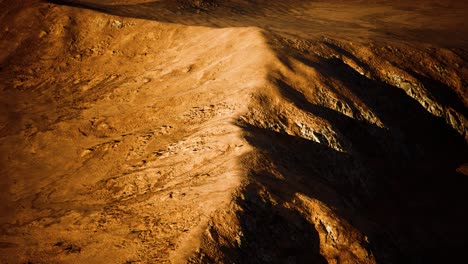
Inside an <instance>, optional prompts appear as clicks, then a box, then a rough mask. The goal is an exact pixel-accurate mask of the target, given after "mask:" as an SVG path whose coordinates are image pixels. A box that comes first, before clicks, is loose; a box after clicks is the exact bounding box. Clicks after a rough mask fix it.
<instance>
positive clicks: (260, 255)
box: [223, 175, 327, 264]
mask: <svg viewBox="0 0 468 264" xmlns="http://www.w3.org/2000/svg"><path fill="white" fill-rule="evenodd" d="M262 176H263V175H262ZM262 176H260V175H258V177H257V176H253V177H252V179H260V178H261V177H262ZM262 187H264V185H262V184H261V183H259V182H256V180H253V181H251V183H250V184H249V185H247V186H246V187H244V188H243V196H242V197H237V201H236V202H237V204H238V205H239V206H240V207H241V208H242V209H241V211H240V212H239V214H238V218H239V222H240V227H241V230H242V236H241V238H240V241H238V245H239V247H238V248H224V249H223V253H224V257H225V259H224V260H223V263H316V264H326V263H327V261H326V260H325V258H323V257H322V256H321V255H320V241H319V236H318V233H317V231H316V229H315V226H314V225H313V224H311V223H310V222H308V221H307V220H306V219H305V218H304V216H302V215H300V214H299V213H298V212H297V211H295V210H294V209H292V208H286V207H285V206H283V205H282V204H280V203H279V204H274V203H272V202H271V201H270V200H269V197H265V194H264V193H265V192H263V191H262V190H261V188H262ZM268 187H270V186H268ZM282 191H288V190H287V189H285V190H282ZM281 195H282V194H281Z"/></svg>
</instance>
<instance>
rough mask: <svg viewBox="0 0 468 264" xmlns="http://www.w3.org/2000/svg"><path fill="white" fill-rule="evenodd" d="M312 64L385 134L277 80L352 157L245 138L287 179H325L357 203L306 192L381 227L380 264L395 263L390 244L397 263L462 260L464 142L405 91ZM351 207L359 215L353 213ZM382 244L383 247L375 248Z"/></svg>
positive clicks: (334, 65) (341, 67)
mask: <svg viewBox="0 0 468 264" xmlns="http://www.w3.org/2000/svg"><path fill="white" fill-rule="evenodd" d="M310 66H312V67H314V68H316V69H317V70H319V71H321V72H322V73H323V74H324V75H325V76H333V77H335V78H338V79H340V80H341V81H342V82H343V84H344V86H345V87H347V88H348V89H350V90H351V91H352V92H353V93H355V94H356V95H357V96H358V97H359V98H361V100H363V101H364V102H365V104H366V105H367V106H368V107H370V108H371V109H372V111H373V112H374V113H375V114H376V115H377V116H378V117H379V118H380V119H381V120H382V121H383V123H384V124H385V125H386V127H388V129H382V128H379V127H376V126H374V125H371V124H369V123H366V122H364V121H358V120H354V119H351V118H349V117H347V116H344V115H343V114H341V113H339V112H337V111H334V110H331V109H327V108H324V107H322V106H318V105H313V104H310V103H309V102H308V100H307V99H306V98H305V96H304V95H302V94H301V93H299V92H297V91H296V90H295V89H294V88H292V87H291V86H289V85H288V84H286V83H285V82H283V81H278V85H279V87H280V88H279V89H280V91H281V92H282V94H283V96H284V97H286V98H287V99H288V100H289V101H291V102H293V103H294V104H295V105H296V106H297V107H298V108H300V109H302V110H303V111H305V112H308V113H312V114H313V115H316V116H320V117H322V118H324V119H327V120H328V121H329V122H330V123H331V124H332V125H333V127H334V128H335V129H336V130H338V131H340V132H341V133H342V134H343V135H345V137H346V138H347V140H349V142H350V143H351V144H352V146H353V148H352V149H351V150H350V152H349V154H343V153H339V152H336V151H333V150H331V149H328V150H327V149H326V147H324V146H320V147H319V146H317V145H318V144H315V143H308V142H307V141H305V140H303V139H297V138H292V137H290V136H285V135H271V136H270V137H271V138H270V139H269V140H268V141H267V142H275V149H278V148H279V149H281V150H280V151H273V150H272V149H271V148H270V147H268V144H269V143H267V144H265V142H261V140H259V138H262V137H264V134H265V133H266V132H252V128H249V129H247V131H249V132H248V134H253V135H251V136H249V137H248V139H249V141H250V142H251V144H253V145H254V146H255V147H257V148H259V149H262V150H263V151H264V153H266V155H267V157H268V158H267V159H270V160H272V163H274V164H278V166H280V167H282V168H283V169H282V171H281V174H282V175H284V177H285V178H287V180H286V181H288V182H289V181H291V182H293V181H297V180H296V179H294V177H295V178H297V177H298V176H297V175H302V176H301V177H300V178H301V179H302V180H303V181H306V182H310V181H311V182H313V183H314V184H315V182H316V181H317V179H323V178H324V179H325V184H327V185H328V186H329V187H330V188H331V189H333V190H334V191H336V192H337V193H338V194H339V196H341V197H344V199H347V200H349V201H352V203H351V204H352V206H351V207H349V208H346V207H343V206H342V204H339V203H337V202H336V201H333V200H327V197H323V196H320V195H318V194H317V192H316V191H310V192H308V193H307V192H306V194H307V195H309V196H311V197H315V198H317V199H319V200H321V201H323V202H325V203H327V204H328V205H330V206H332V207H335V208H337V209H338V211H339V213H340V214H342V215H343V216H344V217H345V218H347V219H348V220H349V221H350V222H351V223H353V224H354V225H355V226H356V227H357V228H358V229H360V230H361V231H363V232H364V233H367V232H366V230H365V226H369V225H371V224H370V223H373V222H374V223H376V224H377V225H378V226H379V228H380V229H381V231H383V233H382V232H381V231H380V234H369V237H373V238H374V243H377V247H376V244H374V245H373V246H374V249H375V250H374V253H375V255H376V257H377V260H379V262H380V263H391V262H392V261H388V260H389V259H394V257H395V255H394V254H390V255H393V257H390V256H389V255H388V253H389V252H388V249H389V248H392V247H393V246H394V247H396V248H398V251H399V253H398V254H396V257H397V260H398V263H405V262H412V263H415V262H416V263H418V262H417V261H423V263H428V262H431V263H436V262H437V261H444V258H446V257H455V255H459V256H461V255H462V254H463V253H462V252H463V251H461V249H462V248H463V247H464V241H463V240H464V237H466V236H467V235H468V227H467V226H466V221H467V220H468V212H467V211H466V210H465V209H466V201H468V194H467V192H466V189H467V188H468V179H467V178H466V177H463V176H462V175H460V174H457V173H456V168H457V167H458V166H459V165H460V164H462V163H464V162H466V157H468V151H467V146H466V143H465V142H464V140H463V138H462V137H461V136H460V135H458V134H457V133H456V132H455V131H454V130H453V129H452V128H450V127H449V126H448V125H446V124H445V123H444V122H443V120H441V119H440V118H436V117H434V116H432V115H431V114H429V113H428V112H427V111H426V110H425V109H424V108H422V107H421V106H420V105H419V104H418V103H417V102H415V101H414V100H413V99H411V98H410V97H408V96H407V95H406V94H405V93H404V92H403V91H402V90H400V89H398V88H396V87H392V86H389V85H387V84H385V83H382V82H378V81H374V80H370V79H367V78H366V77H364V76H362V75H360V74H358V73H356V72H355V71H354V70H353V69H351V68H350V67H349V66H347V65H346V64H344V63H343V62H341V61H339V60H336V59H331V60H324V61H323V62H322V63H321V64H312V63H311V65H310ZM254 130H255V129H254ZM257 130H258V128H257ZM268 133H271V132H268ZM257 134H258V135H257ZM280 138H283V139H282V140H279V139H280ZM281 142H285V143H281ZM294 142H296V143H294ZM299 142H300V143H299ZM277 145H282V146H281V147H277ZM324 148H325V149H324ZM296 153H297V154H296ZM290 155H292V156H293V157H295V158H294V159H296V161H295V162H292V163H290V164H287V167H285V166H284V165H283V164H284V162H285V161H284V157H287V156H290ZM298 155H300V156H299V157H298ZM287 168H294V170H292V171H291V170H290V169H287ZM311 175H312V176H311ZM304 186H310V185H308V184H304ZM311 190H313V189H311ZM298 191H299V190H298ZM350 209H351V210H355V211H354V212H351V214H349V210H350ZM340 211H341V212H340ZM359 215H362V216H365V217H366V218H367V219H369V221H370V222H368V223H363V224H359V222H360V221H361V220H357V219H354V218H356V217H358V216H359ZM376 237H380V238H376ZM375 239H377V241H376V240H375ZM378 240H381V241H382V243H383V245H384V246H383V247H382V246H378V245H379V243H380V242H379V241H378ZM388 242H391V243H392V244H393V245H388ZM390 252H391V251H390ZM454 252H455V253H454ZM394 260H395V259H394Z"/></svg>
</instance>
